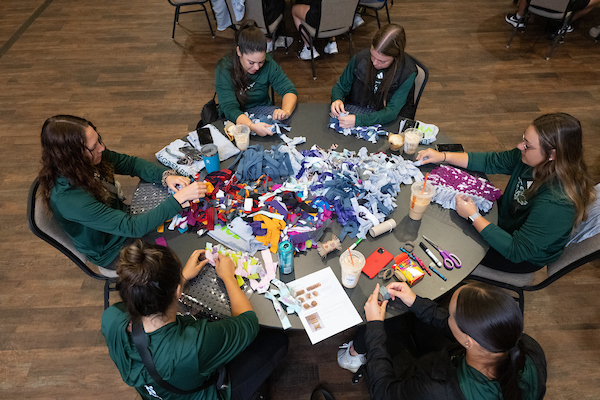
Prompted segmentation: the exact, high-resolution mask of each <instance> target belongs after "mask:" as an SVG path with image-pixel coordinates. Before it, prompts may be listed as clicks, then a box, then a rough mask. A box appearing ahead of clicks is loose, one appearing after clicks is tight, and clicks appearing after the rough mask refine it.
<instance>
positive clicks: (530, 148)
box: [522, 135, 535, 151]
mask: <svg viewBox="0 0 600 400" xmlns="http://www.w3.org/2000/svg"><path fill="white" fill-rule="evenodd" d="M522 143H523V151H527V150H535V147H531V145H528V144H527V141H526V140H525V135H523V141H522Z"/></svg>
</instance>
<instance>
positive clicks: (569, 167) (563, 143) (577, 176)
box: [527, 113, 596, 226]
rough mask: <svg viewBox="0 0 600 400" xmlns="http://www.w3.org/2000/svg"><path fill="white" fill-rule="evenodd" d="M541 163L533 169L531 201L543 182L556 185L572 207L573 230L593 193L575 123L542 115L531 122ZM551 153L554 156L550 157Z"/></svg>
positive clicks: (563, 117)
mask: <svg viewBox="0 0 600 400" xmlns="http://www.w3.org/2000/svg"><path fill="white" fill-rule="evenodd" d="M532 125H533V127H534V128H535V130H536V132H537V134H538V136H539V139H540V150H541V152H542V155H543V156H544V161H543V162H541V163H540V164H538V165H536V166H535V167H534V168H533V184H532V185H531V187H530V188H529V190H528V191H527V197H532V196H533V195H535V193H536V192H537V191H538V189H539V188H540V186H542V185H543V184H544V183H546V182H552V181H557V183H559V184H560V185H561V186H562V188H564V191H565V193H566V195H567V196H568V197H569V199H571V201H572V202H573V203H574V204H575V226H577V225H578V224H579V223H580V222H581V221H583V220H585V219H586V218H587V208H588V206H589V205H590V204H591V203H593V202H594V199H595V198H596V192H595V191H594V183H593V181H592V179H591V177H590V176H589V174H588V171H587V166H586V164H585V161H584V159H583V134H582V130H581V124H580V123H579V121H578V120H577V119H576V118H574V117H572V116H571V115H569V114H565V113H554V114H545V115H542V116H541V117H538V118H536V120H535V121H533V124H532ZM552 150H554V151H555V153H556V154H555V155H554V156H552Z"/></svg>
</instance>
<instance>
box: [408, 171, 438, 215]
mask: <svg viewBox="0 0 600 400" xmlns="http://www.w3.org/2000/svg"><path fill="white" fill-rule="evenodd" d="M423 183H424V182H423V181H421V182H415V183H413V184H412V186H411V187H410V191H411V195H410V210H409V211H408V216H409V217H410V219H412V220H415V221H419V220H420V219H421V218H422V217H423V213H424V212H425V210H427V206H429V203H431V199H432V198H433V196H435V187H434V186H433V185H432V184H431V183H430V182H427V183H426V184H425V190H423Z"/></svg>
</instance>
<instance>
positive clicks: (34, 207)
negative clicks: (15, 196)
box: [27, 178, 117, 310]
mask: <svg viewBox="0 0 600 400" xmlns="http://www.w3.org/2000/svg"><path fill="white" fill-rule="evenodd" d="M39 186H40V184H39V182H38V180H37V178H36V179H35V180H34V181H33V183H32V184H31V188H30V189H29V196H28V198H27V223H28V224H29V229H31V231H32V232H33V233H34V235H36V236H37V237H39V238H40V239H42V240H44V241H45V242H46V243H49V244H50V245H51V246H53V247H55V248H56V249H58V250H59V251H60V252H61V253H63V254H64V255H65V256H67V257H68V258H69V259H70V260H71V261H73V262H74V263H75V265H77V266H78V267H79V268H80V269H81V270H82V271H83V272H85V274H86V275H88V276H90V277H92V278H94V279H98V280H101V281H104V309H105V310H106V309H107V308H108V306H109V292H111V291H114V290H116V289H115V284H116V281H117V278H115V277H109V276H105V275H102V274H99V273H96V272H94V271H93V270H92V269H91V268H90V267H89V266H88V265H87V258H86V257H85V256H84V255H83V254H81V253H80V252H79V251H77V249H75V246H73V243H72V242H71V239H70V238H69V236H68V235H67V233H66V232H65V231H64V230H63V229H62V228H61V227H60V225H58V222H57V221H56V219H54V216H52V214H49V213H48V212H47V209H46V205H45V204H44V203H43V200H42V199H41V198H40V197H39V196H38V189H39Z"/></svg>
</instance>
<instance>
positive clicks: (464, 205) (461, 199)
mask: <svg viewBox="0 0 600 400" xmlns="http://www.w3.org/2000/svg"><path fill="white" fill-rule="evenodd" d="M456 212H457V213H458V215H460V216H461V217H463V218H465V219H467V218H468V217H469V216H470V215H473V214H475V213H476V212H477V206H476V205H475V202H474V201H473V199H472V198H470V197H469V196H466V195H464V194H458V195H456Z"/></svg>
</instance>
